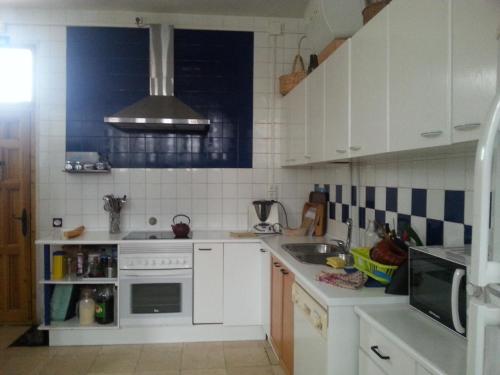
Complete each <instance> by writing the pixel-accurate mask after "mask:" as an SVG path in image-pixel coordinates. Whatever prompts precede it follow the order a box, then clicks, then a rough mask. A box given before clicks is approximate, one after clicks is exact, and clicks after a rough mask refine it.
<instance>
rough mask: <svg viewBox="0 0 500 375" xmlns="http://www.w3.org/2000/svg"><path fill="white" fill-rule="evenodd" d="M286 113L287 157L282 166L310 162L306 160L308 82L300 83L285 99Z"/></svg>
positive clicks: (285, 140)
mask: <svg viewBox="0 0 500 375" xmlns="http://www.w3.org/2000/svg"><path fill="white" fill-rule="evenodd" d="M283 108H284V111H285V126H284V127H285V128H286V129H285V134H286V139H284V140H283V142H285V143H286V146H285V148H286V154H285V155H286V156H285V160H284V162H283V163H282V165H285V166H290V165H300V164H305V163H307V162H309V160H308V159H306V158H305V155H306V148H307V139H306V136H307V124H306V80H305V79H304V80H303V81H302V82H300V83H299V84H298V85H297V86H296V87H295V88H294V89H293V90H292V91H290V92H289V93H288V94H287V95H286V96H285V97H284V98H283Z"/></svg>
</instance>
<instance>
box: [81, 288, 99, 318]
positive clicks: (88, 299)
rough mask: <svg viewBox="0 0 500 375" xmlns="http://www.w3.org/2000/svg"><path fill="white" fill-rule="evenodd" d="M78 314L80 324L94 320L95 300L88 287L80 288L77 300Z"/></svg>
mask: <svg viewBox="0 0 500 375" xmlns="http://www.w3.org/2000/svg"><path fill="white" fill-rule="evenodd" d="M78 316H79V320H80V325H82V326H88V325H91V324H93V323H94V322H95V301H94V299H93V298H92V290H90V289H82V293H81V297H80V301H79V302H78Z"/></svg>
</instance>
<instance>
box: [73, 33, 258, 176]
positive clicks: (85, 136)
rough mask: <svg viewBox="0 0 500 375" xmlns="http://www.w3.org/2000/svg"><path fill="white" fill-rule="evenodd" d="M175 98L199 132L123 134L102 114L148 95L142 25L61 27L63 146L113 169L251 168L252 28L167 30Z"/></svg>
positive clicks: (145, 40) (146, 37)
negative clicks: (203, 121)
mask: <svg viewBox="0 0 500 375" xmlns="http://www.w3.org/2000/svg"><path fill="white" fill-rule="evenodd" d="M174 55H175V63H174V65H175V66H174V69H175V77H174V78H175V79H174V82H175V87H174V91H175V93H176V96H178V97H179V98H180V99H181V100H183V101H184V102H186V103H187V104H189V105H190V106H192V107H193V108H194V109H196V110H197V111H198V112H200V113H201V114H203V115H206V116H208V117H209V118H210V120H211V122H212V124H211V125H210V129H209V131H208V133H206V134H182V133H176V134H174V133H158V132H125V131H122V130H119V129H116V128H114V127H112V126H110V125H108V124H105V123H104V122H103V117H104V116H106V115H109V114H112V113H114V112H116V111H118V110H120V109H122V108H123V107H125V106H127V105H130V104H132V103H134V102H135V101H137V100H139V99H141V98H143V97H145V96H146V95H148V94H149V33H148V30H147V29H137V28H107V27H68V28H67V88H66V90H67V107H66V108H67V109H66V112H67V113H66V115H67V116H66V117H67V125H66V150H67V151H68V152H71V151H92V152H99V154H100V155H101V157H102V158H104V159H108V160H109V161H110V163H111V165H112V166H113V167H115V168H251V167H252V137H253V33H249V32H228V31H200V30H196V31H195V30H175V51H174Z"/></svg>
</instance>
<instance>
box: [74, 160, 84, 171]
mask: <svg viewBox="0 0 500 375" xmlns="http://www.w3.org/2000/svg"><path fill="white" fill-rule="evenodd" d="M73 169H74V170H75V171H81V170H82V169H83V166H82V164H81V163H80V162H79V161H77V162H76V163H75V165H74V166H73Z"/></svg>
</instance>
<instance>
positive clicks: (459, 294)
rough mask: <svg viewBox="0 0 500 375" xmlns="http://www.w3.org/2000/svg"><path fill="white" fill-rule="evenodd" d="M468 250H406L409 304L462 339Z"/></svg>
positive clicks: (424, 248)
mask: <svg viewBox="0 0 500 375" xmlns="http://www.w3.org/2000/svg"><path fill="white" fill-rule="evenodd" d="M469 264H470V247H449V248H445V247H434V246H418V247H410V250H409V288H408V289H409V294H410V305H411V306H412V307H413V308H415V309H417V310H418V311H421V312H422V313H424V314H425V315H427V316H429V317H430V318H432V319H434V320H435V321H437V322H439V323H441V324H442V325H444V326H445V327H447V328H449V329H451V330H452V331H454V332H456V333H458V334H460V335H462V336H464V337H465V336H466V330H467V327H466V324H467V316H466V313H467V293H466V285H467V268H468V266H469Z"/></svg>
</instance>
